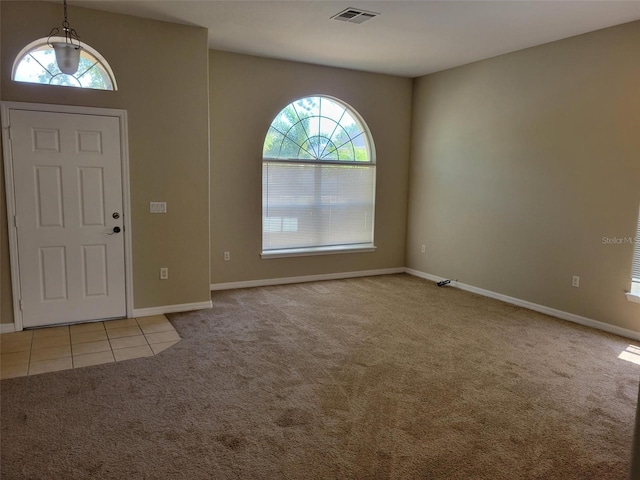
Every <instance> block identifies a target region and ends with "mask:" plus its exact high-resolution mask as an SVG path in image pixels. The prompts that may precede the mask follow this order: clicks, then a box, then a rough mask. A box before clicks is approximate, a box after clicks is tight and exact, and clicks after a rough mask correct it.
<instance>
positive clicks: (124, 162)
mask: <svg viewBox="0 0 640 480" xmlns="http://www.w3.org/2000/svg"><path fill="white" fill-rule="evenodd" d="M11 110H29V111H37V112H48V113H72V114H78V115H92V116H103V117H115V118H117V119H118V121H119V125H120V158H121V167H120V171H121V177H122V209H123V217H124V218H123V226H124V269H125V304H126V311H127V318H132V317H133V261H132V251H133V250H132V241H131V195H130V190H129V137H128V125H127V111H126V110H118V109H112V108H94V107H81V106H75V105H49V104H43V103H24V102H1V103H0V117H1V118H2V146H3V156H4V181H5V189H6V202H7V224H8V225H7V226H8V234H9V235H8V236H9V257H10V262H11V287H12V290H13V291H12V296H13V322H14V329H15V331H16V332H18V331H21V330H22V329H23V322H22V310H21V308H20V299H21V298H22V294H21V287H20V262H19V258H18V229H17V227H16V222H15V215H16V202H15V185H14V180H13V152H12V150H11V142H10V139H11V132H10V127H11V125H10V120H11V118H10V113H11Z"/></svg>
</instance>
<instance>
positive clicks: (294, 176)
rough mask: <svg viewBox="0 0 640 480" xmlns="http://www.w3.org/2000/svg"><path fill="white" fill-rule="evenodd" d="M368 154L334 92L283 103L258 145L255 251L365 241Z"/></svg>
mask: <svg viewBox="0 0 640 480" xmlns="http://www.w3.org/2000/svg"><path fill="white" fill-rule="evenodd" d="M374 156H375V152H374V148H373V142H372V140H371V136H370V134H369V131H368V129H367V128H366V125H365V123H364V121H363V120H362V119H361V118H360V116H359V115H358V114H357V113H356V112H355V111H354V110H353V109H351V108H350V107H349V106H347V105H346V104H344V103H342V102H340V101H339V100H336V99H334V98H330V97H326V96H313V97H306V98H301V99H299V100H296V101H295V102H293V103H291V104H289V105H287V106H286V107H285V108H283V109H282V110H281V111H280V113H278V115H276V117H275V119H274V120H273V122H272V123H271V126H270V127H269V130H268V132H267V135H266V138H265V141H264V146H263V164H262V250H263V254H267V255H268V254H269V253H278V252H282V253H292V254H295V253H301V252H302V253H305V252H306V253H314V252H322V251H323V250H324V251H341V250H349V249H356V248H373V221H374V203H375V173H376V169H375V160H374ZM284 251H287V252H284Z"/></svg>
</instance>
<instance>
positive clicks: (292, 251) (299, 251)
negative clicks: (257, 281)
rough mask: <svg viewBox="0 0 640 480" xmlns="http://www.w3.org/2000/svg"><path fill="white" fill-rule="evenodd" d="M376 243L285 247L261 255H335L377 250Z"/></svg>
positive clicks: (275, 256) (278, 256)
mask: <svg viewBox="0 0 640 480" xmlns="http://www.w3.org/2000/svg"><path fill="white" fill-rule="evenodd" d="M375 250H376V247H375V245H362V244H360V245H339V246H335V247H310V248H283V249H281V250H268V251H266V252H262V253H261V254H260V256H261V257H262V258H264V259H266V258H286V257H309V256H312V255H334V254H337V253H363V252H375Z"/></svg>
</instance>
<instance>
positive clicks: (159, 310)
mask: <svg viewBox="0 0 640 480" xmlns="http://www.w3.org/2000/svg"><path fill="white" fill-rule="evenodd" d="M212 307H213V303H212V302H211V300H209V301H208V302H198V303H183V304H180V305H164V306H161V307H149V308H134V309H133V316H134V317H150V316H151V315H162V314H164V313H176V312H190V311H192V310H205V309H207V308H212Z"/></svg>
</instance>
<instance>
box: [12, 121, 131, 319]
mask: <svg viewBox="0 0 640 480" xmlns="http://www.w3.org/2000/svg"><path fill="white" fill-rule="evenodd" d="M10 125H11V152H12V167H13V191H14V196H15V200H14V201H15V213H16V219H15V225H16V229H17V247H18V248H17V250H18V264H19V277H20V279H19V282H20V295H21V301H20V303H21V305H20V306H19V307H20V308H21V309H22V323H23V326H24V327H34V326H40V325H51V324H56V323H69V322H78V321H83V320H95V319H103V318H114V317H124V316H126V313H127V312H126V294H125V292H126V288H125V260H124V235H123V232H122V229H123V225H124V223H123V221H122V217H123V211H122V207H123V199H122V172H121V169H122V158H121V144H120V140H121V139H120V124H119V119H118V118H117V117H109V116H99V115H84V114H75V113H56V112H41V111H30V110H13V109H11V110H10ZM16 307H18V306H17V305H16Z"/></svg>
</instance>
